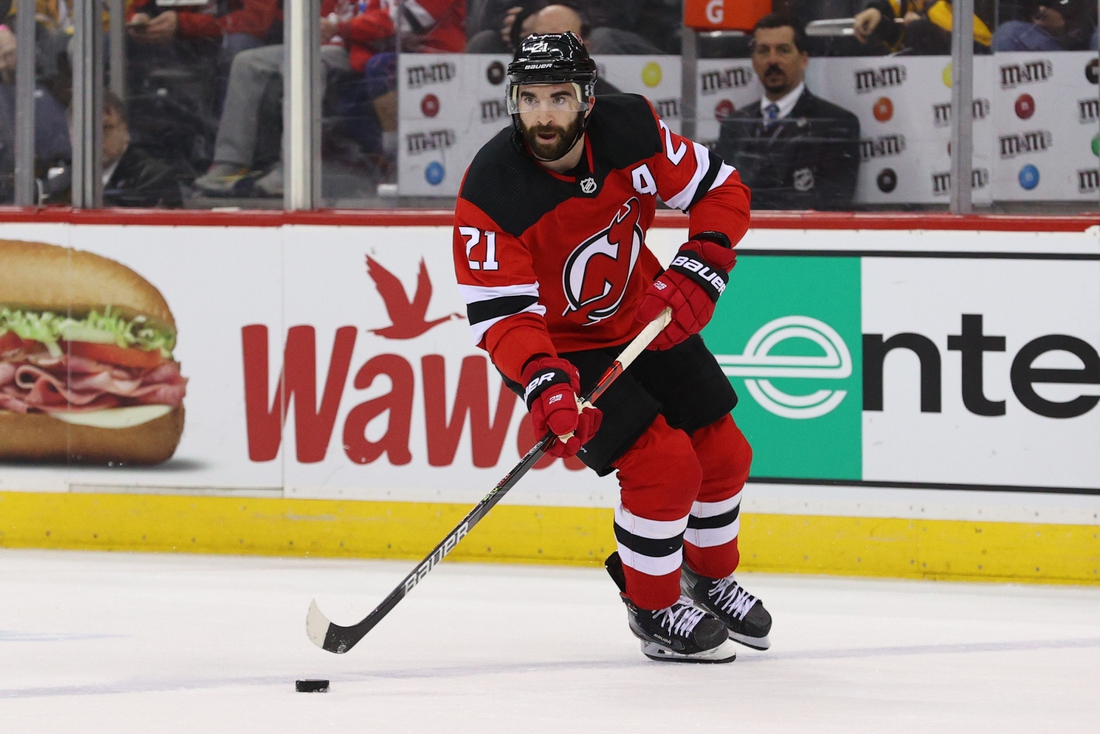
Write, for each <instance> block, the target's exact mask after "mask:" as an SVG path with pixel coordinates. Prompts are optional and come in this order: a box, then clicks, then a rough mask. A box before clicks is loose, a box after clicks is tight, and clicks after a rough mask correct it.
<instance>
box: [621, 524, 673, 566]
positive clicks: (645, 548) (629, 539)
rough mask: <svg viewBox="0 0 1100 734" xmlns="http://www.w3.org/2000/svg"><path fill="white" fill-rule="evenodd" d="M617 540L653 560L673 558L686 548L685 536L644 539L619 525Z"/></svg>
mask: <svg viewBox="0 0 1100 734" xmlns="http://www.w3.org/2000/svg"><path fill="white" fill-rule="evenodd" d="M615 539H616V540H617V541H619V543H621V544H622V545H623V546H625V547H627V548H629V549H630V550H632V551H634V552H635V553H640V554H641V555H643V556H649V557H651V558H663V557H665V556H671V555H672V554H673V553H675V552H676V551H678V550H680V549H681V548H683V547H684V534H683V533H680V534H679V535H675V536H673V537H671V538H643V537H642V536H640V535H634V534H633V533H630V532H628V531H627V530H626V529H625V528H623V527H622V526H621V525H619V524H618V523H616V524H615Z"/></svg>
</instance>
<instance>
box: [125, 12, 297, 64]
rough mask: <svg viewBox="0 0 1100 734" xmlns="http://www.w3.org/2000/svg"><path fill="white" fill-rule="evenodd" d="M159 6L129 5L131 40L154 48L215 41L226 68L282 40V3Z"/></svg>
mask: <svg viewBox="0 0 1100 734" xmlns="http://www.w3.org/2000/svg"><path fill="white" fill-rule="evenodd" d="M160 5H161V4H160V3H158V2H157V0H132V2H131V3H129V7H128V9H127V14H126V29H127V33H128V34H129V36H130V38H131V39H132V40H134V41H135V42H137V43H140V44H154V45H165V44H172V43H175V42H176V41H177V40H181V41H194V40H200V39H203V40H207V41H212V42H214V47H215V48H218V49H220V51H219V57H220V59H219V62H220V64H221V65H223V66H224V67H225V68H228V67H229V64H230V63H231V62H232V61H233V57H234V56H236V55H237V54H238V53H240V52H241V51H244V50H246V49H250V48H257V47H259V46H262V45H264V44H265V43H268V42H270V41H273V40H276V41H277V40H281V36H282V2H281V0H208V2H205V3H202V2H200V3H199V4H188V5H180V6H179V8H178V9H166V8H162V7H160Z"/></svg>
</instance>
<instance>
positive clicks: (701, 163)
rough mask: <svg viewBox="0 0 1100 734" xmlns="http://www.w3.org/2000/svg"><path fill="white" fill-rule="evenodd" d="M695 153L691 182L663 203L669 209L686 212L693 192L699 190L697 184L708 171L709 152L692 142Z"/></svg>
mask: <svg viewBox="0 0 1100 734" xmlns="http://www.w3.org/2000/svg"><path fill="white" fill-rule="evenodd" d="M692 145H693V146H694V152H695V173H694V174H693V175H692V177H691V180H690V181H688V185H687V186H685V187H684V190H683V191H681V192H680V193H678V194H676V196H673V197H672V198H671V199H668V200H666V201H665V203H666V204H668V205H669V206H671V207H674V208H676V209H679V210H681V211H686V210H687V208H688V207H689V206H691V202H692V200H693V199H694V198H695V190H696V189H698V188H699V182H700V181H702V180H703V176H706V175H707V171H709V170H710V151H708V150H707V149H706V148H704V147H703V146H701V145H699V144H698V143H695V142H693V143H692Z"/></svg>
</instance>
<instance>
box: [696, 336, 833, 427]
mask: <svg viewBox="0 0 1100 734" xmlns="http://www.w3.org/2000/svg"><path fill="white" fill-rule="evenodd" d="M792 339H795V340H802V341H808V342H812V343H813V344H814V345H816V347H817V349H815V350H814V351H818V352H824V354H817V355H814V356H794V355H788V354H773V352H774V351H776V347H778V346H779V345H780V344H782V343H784V342H786V341H788V340H792ZM783 351H790V350H789V349H785V350H783ZM802 351H805V349H803V350H802ZM717 359H718V363H719V364H720V365H721V366H722V371H723V372H724V373H725V374H726V375H727V376H729V377H743V378H745V387H746V388H747V389H748V391H749V394H750V395H752V397H753V399H754V400H756V402H757V403H759V404H760V407H762V408H763V409H764V410H766V411H768V412H769V413H772V414H773V415H777V416H780V417H781V418H792V419H795V420H806V419H809V418H820V417H821V416H823V415H827V414H829V413H831V412H832V411H833V410H834V409H835V408H836V407H837V406H838V405H840V404H841V403H842V402H843V401H844V398H845V396H847V394H848V391H847V390H828V389H821V390H816V391H814V392H812V393H810V394H809V395H789V394H787V393H785V392H783V391H782V390H780V389H779V388H777V387H776V386H775V385H773V384H772V382H771V380H770V379H768V378H813V379H828V380H843V379H845V378H847V377H850V376H851V374H852V354H851V352H849V351H848V345H847V344H845V343H844V340H843V339H842V338H841V337H840V334H838V333H837V332H836V330H835V329H833V327H831V326H829V325H828V324H826V323H825V322H823V321H818V320H817V319H814V318H810V317H809V316H784V317H782V318H778V319H775V320H774V321H769V322H768V323H766V324H764V325H763V326H761V327H760V328H759V329H757V330H756V333H755V334H753V335H752V337H751V338H750V339H749V342H748V344H746V345H745V351H744V353H743V354H725V355H717Z"/></svg>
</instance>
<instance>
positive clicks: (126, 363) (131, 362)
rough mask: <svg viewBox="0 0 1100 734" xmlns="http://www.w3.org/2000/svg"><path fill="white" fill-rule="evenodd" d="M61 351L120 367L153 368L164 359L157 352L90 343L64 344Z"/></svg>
mask: <svg viewBox="0 0 1100 734" xmlns="http://www.w3.org/2000/svg"><path fill="white" fill-rule="evenodd" d="M62 348H63V349H68V350H69V352H70V353H71V354H73V355H75V356H77V357H85V358H87V359H92V360H95V361H96V362H102V363H104V364H113V365H118V366H120V367H141V368H147V369H148V368H153V367H157V366H159V365H161V364H163V363H164V362H165V361H167V360H165V359H164V357H163V356H161V353H160V352H159V351H156V350H154V351H152V352H146V351H144V350H142V349H124V348H123V347H118V346H115V345H114V344H93V343H92V342H65V343H64V344H63V346H62Z"/></svg>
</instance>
